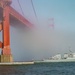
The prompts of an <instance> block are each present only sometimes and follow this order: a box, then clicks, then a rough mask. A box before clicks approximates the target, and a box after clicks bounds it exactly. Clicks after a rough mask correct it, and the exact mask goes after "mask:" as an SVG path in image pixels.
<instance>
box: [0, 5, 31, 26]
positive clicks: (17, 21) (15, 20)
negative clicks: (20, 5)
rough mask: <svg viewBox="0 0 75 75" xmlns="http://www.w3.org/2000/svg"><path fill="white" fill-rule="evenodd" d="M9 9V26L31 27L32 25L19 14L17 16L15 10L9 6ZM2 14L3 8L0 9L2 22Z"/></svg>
mask: <svg viewBox="0 0 75 75" xmlns="http://www.w3.org/2000/svg"><path fill="white" fill-rule="evenodd" d="M9 9H10V24H11V25H14V26H15V25H18V26H27V27H32V24H31V23H30V22H29V21H28V20H27V19H26V18H24V17H23V16H22V15H21V14H19V13H18V12H17V11H16V10H15V9H13V8H12V7H11V6H10V7H9ZM2 13H3V8H2V7H0V21H1V20H2Z"/></svg>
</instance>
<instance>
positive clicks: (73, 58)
mask: <svg viewBox="0 0 75 75" xmlns="http://www.w3.org/2000/svg"><path fill="white" fill-rule="evenodd" d="M43 62H75V53H70V54H67V53H65V54H64V57H63V58H62V57H61V54H57V55H55V56H52V57H51V58H49V59H43V60H40V61H34V63H43Z"/></svg>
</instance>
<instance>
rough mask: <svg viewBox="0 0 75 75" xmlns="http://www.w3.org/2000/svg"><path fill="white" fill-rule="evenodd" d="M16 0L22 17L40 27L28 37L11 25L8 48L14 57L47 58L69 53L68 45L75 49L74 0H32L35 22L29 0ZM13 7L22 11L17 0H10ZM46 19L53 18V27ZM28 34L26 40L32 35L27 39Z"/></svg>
mask: <svg viewBox="0 0 75 75" xmlns="http://www.w3.org/2000/svg"><path fill="white" fill-rule="evenodd" d="M19 1H20V4H21V6H22V9H23V12H24V17H25V18H27V19H28V20H29V21H30V22H31V23H33V24H35V25H36V26H37V27H40V30H37V31H35V30H34V31H32V33H29V34H30V35H31V34H32V35H31V36H30V35H27V34H26V33H25V32H23V33H22V32H20V33H19V30H17V29H16V28H14V27H11V49H12V54H13V56H14V59H15V60H18V61H19V60H21V61H23V60H31V59H43V58H48V57H50V56H52V55H55V54H57V53H61V54H62V53H65V52H69V47H71V50H72V51H73V52H75V46H74V45H75V0H33V4H34V7H35V11H36V14H37V17H38V21H37V20H36V17H35V15H34V11H33V8H32V5H31V0H19ZM12 6H13V8H15V9H16V10H17V11H18V12H19V13H21V14H22V12H21V9H20V7H19V5H18V2H17V0H13V3H12ZM22 15H23V14H22ZM49 18H54V22H55V27H54V29H51V28H49V27H48V24H47V22H48V19H49ZM43 28H44V29H43ZM33 32H35V33H33ZM36 33H37V34H36ZM28 36H29V37H30V38H27V39H28V40H30V39H31V38H32V39H31V40H30V42H29V41H27V39H26V37H28ZM36 36H37V37H36ZM19 37H20V38H19ZM21 42H22V43H23V44H21Z"/></svg>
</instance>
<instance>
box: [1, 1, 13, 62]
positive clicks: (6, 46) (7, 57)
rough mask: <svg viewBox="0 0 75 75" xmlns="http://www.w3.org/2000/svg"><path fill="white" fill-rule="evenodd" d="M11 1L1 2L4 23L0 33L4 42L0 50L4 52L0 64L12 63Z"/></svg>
mask: <svg viewBox="0 0 75 75" xmlns="http://www.w3.org/2000/svg"><path fill="white" fill-rule="evenodd" d="M11 3H12V2H11V0H0V4H1V5H2V8H3V14H2V22H1V23H0V31H1V32H2V42H0V48H2V52H1V55H0V62H12V61H13V57H12V54H11V48H10V22H9V6H10V4H11Z"/></svg>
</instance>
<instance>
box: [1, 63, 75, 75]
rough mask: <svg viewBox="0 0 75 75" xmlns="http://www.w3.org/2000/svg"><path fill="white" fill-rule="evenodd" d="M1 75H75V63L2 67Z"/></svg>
mask: <svg viewBox="0 0 75 75" xmlns="http://www.w3.org/2000/svg"><path fill="white" fill-rule="evenodd" d="M0 75H75V63H74V62H73V63H40V64H34V65H20V66H0Z"/></svg>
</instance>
